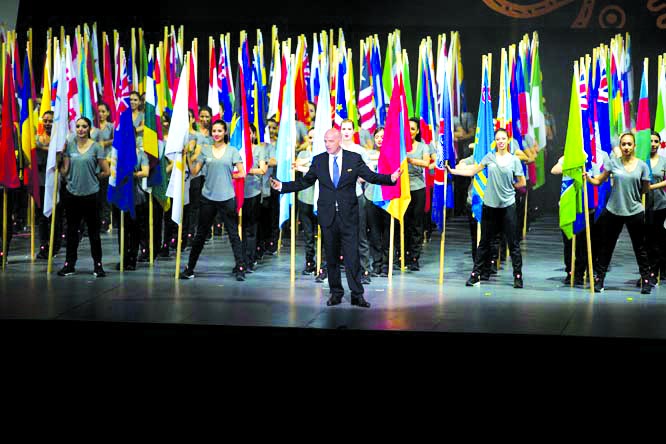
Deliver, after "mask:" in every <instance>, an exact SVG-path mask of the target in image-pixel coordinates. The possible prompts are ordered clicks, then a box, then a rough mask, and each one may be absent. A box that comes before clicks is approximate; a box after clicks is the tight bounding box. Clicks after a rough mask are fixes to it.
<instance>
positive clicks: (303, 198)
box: [297, 150, 314, 205]
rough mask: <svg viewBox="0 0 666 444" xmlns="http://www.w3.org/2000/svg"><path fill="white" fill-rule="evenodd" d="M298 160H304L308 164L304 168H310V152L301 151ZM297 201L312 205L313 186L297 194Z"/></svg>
mask: <svg viewBox="0 0 666 444" xmlns="http://www.w3.org/2000/svg"><path fill="white" fill-rule="evenodd" d="M297 158H298V159H306V160H307V161H308V163H306V164H305V166H306V167H308V168H309V167H310V163H311V162H312V151H310V150H303V151H301V152H300V153H298V157H297ZM298 200H299V201H300V202H303V203H305V204H308V205H314V185H312V186H311V187H307V188H306V189H304V190H303V191H299V192H298Z"/></svg>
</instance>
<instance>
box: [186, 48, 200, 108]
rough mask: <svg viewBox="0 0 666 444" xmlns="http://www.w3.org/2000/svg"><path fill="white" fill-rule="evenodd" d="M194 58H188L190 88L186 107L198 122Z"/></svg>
mask: <svg viewBox="0 0 666 444" xmlns="http://www.w3.org/2000/svg"><path fill="white" fill-rule="evenodd" d="M193 59H194V57H190V75H189V77H190V87H189V88H188V89H189V96H188V100H187V107H188V108H189V109H191V110H192V111H193V112H194V118H195V119H196V120H197V121H198V120H199V102H198V101H197V77H196V75H195V73H194V60H193Z"/></svg>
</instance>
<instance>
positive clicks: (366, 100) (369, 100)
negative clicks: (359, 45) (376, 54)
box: [358, 51, 377, 134]
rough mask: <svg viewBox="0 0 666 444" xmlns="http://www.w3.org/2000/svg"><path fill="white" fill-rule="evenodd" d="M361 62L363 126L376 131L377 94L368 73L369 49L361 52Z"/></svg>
mask: <svg viewBox="0 0 666 444" xmlns="http://www.w3.org/2000/svg"><path fill="white" fill-rule="evenodd" d="M360 56H361V57H360V63H361V79H360V81H361V85H360V88H359V92H358V111H359V114H360V115H361V128H363V129H364V130H367V131H369V132H370V134H372V133H374V132H375V129H377V121H376V120H375V95H374V92H373V90H372V85H371V84H370V76H369V73H368V65H369V64H370V63H369V62H370V58H369V55H368V51H363V53H362V54H360Z"/></svg>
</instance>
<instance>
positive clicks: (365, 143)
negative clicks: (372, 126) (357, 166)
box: [358, 128, 375, 149]
mask: <svg viewBox="0 0 666 444" xmlns="http://www.w3.org/2000/svg"><path fill="white" fill-rule="evenodd" d="M358 140H359V142H360V145H361V146H362V147H363V148H366V149H367V148H368V147H372V146H373V145H374V144H375V138H374V137H373V136H372V134H370V131H368V130H367V129H363V128H359V130H358Z"/></svg>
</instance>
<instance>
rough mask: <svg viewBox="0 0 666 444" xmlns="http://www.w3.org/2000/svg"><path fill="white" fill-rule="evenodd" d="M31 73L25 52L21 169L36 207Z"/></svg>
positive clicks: (37, 184) (36, 182)
mask: <svg viewBox="0 0 666 444" xmlns="http://www.w3.org/2000/svg"><path fill="white" fill-rule="evenodd" d="M31 80H32V75H31V69H30V62H29V60H28V53H27V52H26V54H25V58H24V63H23V87H22V88H21V101H22V103H23V106H22V107H21V120H20V128H21V148H22V151H23V155H24V156H25V159H26V161H27V162H26V164H25V166H24V171H23V183H24V184H25V185H28V192H29V193H30V194H31V195H32V197H33V199H34V200H35V203H36V204H37V207H39V208H41V206H42V202H41V199H40V195H39V172H38V171H37V140H36V139H35V123H34V120H33V119H34V118H35V113H34V108H33V100H34V98H33V97H32V90H33V88H32V82H31Z"/></svg>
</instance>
